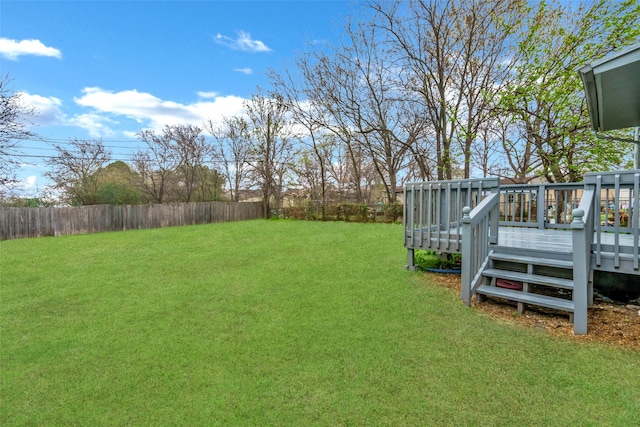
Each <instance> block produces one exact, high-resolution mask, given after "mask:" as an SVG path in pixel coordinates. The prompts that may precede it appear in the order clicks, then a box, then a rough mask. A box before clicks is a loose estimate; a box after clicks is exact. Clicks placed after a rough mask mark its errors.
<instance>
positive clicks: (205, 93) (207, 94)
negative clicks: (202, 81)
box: [198, 91, 219, 99]
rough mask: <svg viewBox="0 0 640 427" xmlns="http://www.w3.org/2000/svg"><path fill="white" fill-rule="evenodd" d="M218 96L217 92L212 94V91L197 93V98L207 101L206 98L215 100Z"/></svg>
mask: <svg viewBox="0 0 640 427" xmlns="http://www.w3.org/2000/svg"><path fill="white" fill-rule="evenodd" d="M218 95H219V94H218V92H213V91H211V92H198V96H199V97H200V98H207V99H208V98H215V97H217V96H218Z"/></svg>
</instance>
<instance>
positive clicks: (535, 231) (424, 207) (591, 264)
mask: <svg viewBox="0 0 640 427" xmlns="http://www.w3.org/2000/svg"><path fill="white" fill-rule="evenodd" d="M404 201H405V206H404V244H405V247H406V248H407V268H409V269H413V268H415V259H414V251H415V250H417V249H424V250H431V251H436V252H441V253H458V254H461V255H462V266H461V271H462V274H461V298H462V300H463V301H464V302H465V304H467V305H470V304H471V298H472V297H474V295H478V296H479V297H480V299H482V297H483V296H491V297H502V298H504V299H507V300H514V301H517V302H518V311H519V312H522V311H523V310H524V309H525V306H526V305H531V304H533V305H541V306H545V307H551V308H554V309H557V310H560V311H565V312H568V313H569V314H570V316H571V318H572V319H573V320H574V332H575V333H576V334H585V333H587V309H588V307H589V306H590V305H591V304H592V302H593V280H594V278H593V277H594V274H593V272H594V271H606V272H613V273H620V274H627V275H631V276H637V277H638V279H640V209H638V207H639V206H640V170H632V171H616V172H602V173H592V174H587V175H586V176H585V180H584V182H579V183H567V184H536V185H500V183H499V181H498V180H497V179H496V178H490V179H468V180H456V181H436V182H421V183H412V184H407V185H405V191H404ZM634 206H635V208H634ZM505 280H510V281H513V282H517V283H519V286H520V287H521V290H514V289H505V288H504V286H503V285H504V283H503V282H504V281H505ZM637 282H638V285H640V280H638V281H637ZM540 285H541V286H543V287H546V288H559V289H562V290H565V291H568V292H570V293H571V300H566V299H565V298H563V297H562V296H561V295H560V296H553V297H551V296H549V295H546V294H544V293H543V292H539V289H538V287H539V286H540Z"/></svg>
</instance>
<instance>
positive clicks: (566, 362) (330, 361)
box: [0, 220, 640, 426]
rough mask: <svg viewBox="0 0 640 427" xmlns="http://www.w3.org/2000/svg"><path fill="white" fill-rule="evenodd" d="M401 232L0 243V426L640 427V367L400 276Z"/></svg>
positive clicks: (633, 358) (268, 224)
mask: <svg viewBox="0 0 640 427" xmlns="http://www.w3.org/2000/svg"><path fill="white" fill-rule="evenodd" d="M405 260H406V252H405V250H404V248H403V246H402V228H401V226H399V225H384V224H353V223H323V222H293V221H292V222H289V221H264V220H259V221H249V222H239V223H225V224H213V225H207V226H193V227H179V228H169V229H158V230H141V231H129V232H120V233H104V234H94V235H82V236H67V237H56V238H42V239H24V240H13V241H5V242H0V278H1V286H0V316H1V317H0V327H1V330H0V340H1V341H0V369H1V371H0V375H1V385H0V393H1V394H0V398H1V401H0V405H1V406H0V425H3V426H10V425H11V426H13V425H117V426H120V425H138V426H141V425H189V426H193V425H225V426H227V425H366V424H383V425H507V426H512V425H541V426H549V425H561V426H564V425H594V426H603V425H613V426H622V425H637V424H638V422H639V418H638V416H639V414H640V386H639V384H640V354H639V353H638V352H635V351H632V350H622V349H619V348H609V347H606V346H603V345H598V344H589V343H582V342H580V343H577V342H572V341H569V340H566V339H560V338H557V337H553V336H549V335H545V334H540V333H536V332H533V331H530V330H525V329H519V328H516V327H513V326H510V325H506V324H502V323H499V322H496V321H494V320H491V319H490V318H489V317H487V316H485V315H482V314H481V313H479V312H478V311H475V310H473V309H470V308H467V307H466V306H464V305H463V304H462V303H461V302H460V300H459V299H458V298H457V297H456V296H454V295H452V294H451V292H450V291H448V290H447V289H444V288H442V287H440V286H438V285H437V284H436V283H430V282H429V279H428V278H427V277H426V276H425V275H423V274H421V273H419V272H408V271H405V270H404V269H403V268H402V266H403V265H404V263H405Z"/></svg>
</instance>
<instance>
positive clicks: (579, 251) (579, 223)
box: [571, 188, 593, 335]
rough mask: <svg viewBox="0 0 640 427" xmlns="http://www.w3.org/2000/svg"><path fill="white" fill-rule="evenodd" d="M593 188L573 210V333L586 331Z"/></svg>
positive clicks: (578, 333) (577, 333) (584, 332)
mask: <svg viewBox="0 0 640 427" xmlns="http://www.w3.org/2000/svg"><path fill="white" fill-rule="evenodd" d="M592 201H593V189H586V188H585V192H584V194H583V198H582V201H581V202H580V206H579V207H578V208H577V209H574V210H573V222H572V223H571V234H572V239H573V310H574V311H573V314H574V315H573V333H574V334H575V335H585V334H586V333H587V312H588V306H589V299H590V298H589V274H590V270H591V267H590V265H589V262H590V260H591V241H592V238H593V237H592V236H593V221H592V220H591V221H590V218H591V215H590V213H591V210H592Z"/></svg>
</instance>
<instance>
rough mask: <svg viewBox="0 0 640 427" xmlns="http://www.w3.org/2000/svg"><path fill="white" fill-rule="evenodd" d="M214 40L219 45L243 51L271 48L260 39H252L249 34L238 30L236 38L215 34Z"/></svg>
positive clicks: (268, 49) (266, 50) (262, 50)
mask: <svg viewBox="0 0 640 427" xmlns="http://www.w3.org/2000/svg"><path fill="white" fill-rule="evenodd" d="M214 40H215V42H216V43H218V44H219V45H222V46H226V47H228V48H230V49H233V50H242V51H245V52H271V48H270V47H269V46H267V45H266V44H264V43H263V42H261V41H260V40H253V39H252V38H251V34H249V33H247V32H244V31H238V37H237V38H235V39H234V38H231V37H228V36H223V35H222V34H217V35H216V37H215V38H214Z"/></svg>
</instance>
